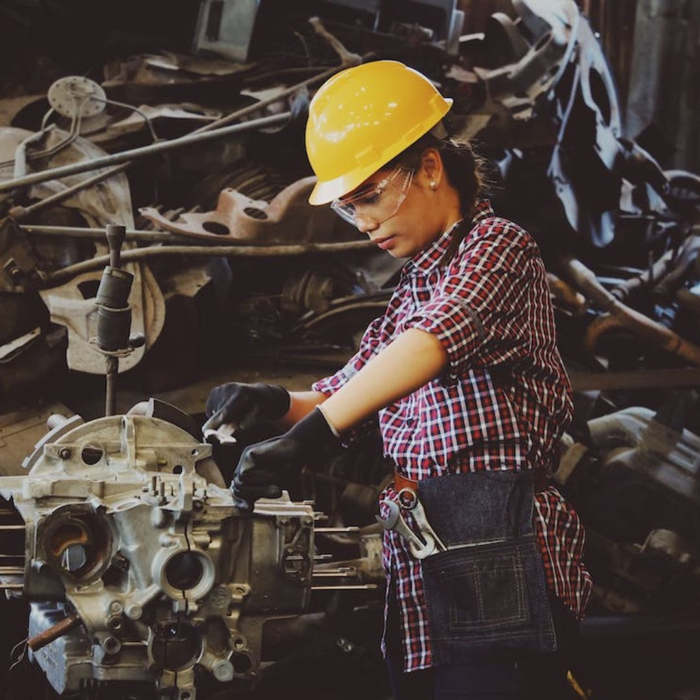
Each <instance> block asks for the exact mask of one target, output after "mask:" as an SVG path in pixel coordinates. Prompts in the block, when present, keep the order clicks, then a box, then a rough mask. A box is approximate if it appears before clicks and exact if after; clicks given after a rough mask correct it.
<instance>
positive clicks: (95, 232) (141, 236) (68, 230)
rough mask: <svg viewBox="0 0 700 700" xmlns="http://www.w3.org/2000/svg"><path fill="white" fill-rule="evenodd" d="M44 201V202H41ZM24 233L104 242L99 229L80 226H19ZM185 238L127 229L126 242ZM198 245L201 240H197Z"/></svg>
mask: <svg viewBox="0 0 700 700" xmlns="http://www.w3.org/2000/svg"><path fill="white" fill-rule="evenodd" d="M42 201H45V200H42ZM20 228H21V229H22V231H24V232H25V233H29V234H41V235H42V236H65V237H67V238H89V239H90V240H104V237H105V232H104V229H101V228H85V227H82V226H43V225H36V226H35V225H34V224H20ZM183 238H186V236H184V235H183V234H178V233H170V232H168V233H166V232H164V231H145V230H141V229H127V230H126V240H127V241H151V242H153V243H166V242H172V241H180V242H181V241H182V239H183ZM197 242H198V245H201V243H202V239H201V238H197Z"/></svg>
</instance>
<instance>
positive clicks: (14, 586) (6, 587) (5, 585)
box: [0, 583, 24, 591]
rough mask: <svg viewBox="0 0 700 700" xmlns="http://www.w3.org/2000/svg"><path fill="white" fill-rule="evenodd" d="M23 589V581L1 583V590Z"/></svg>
mask: <svg viewBox="0 0 700 700" xmlns="http://www.w3.org/2000/svg"><path fill="white" fill-rule="evenodd" d="M23 589H24V584H23V583H0V591H21V590H23Z"/></svg>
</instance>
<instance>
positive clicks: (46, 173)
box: [0, 103, 291, 192]
mask: <svg viewBox="0 0 700 700" xmlns="http://www.w3.org/2000/svg"><path fill="white" fill-rule="evenodd" d="M256 106H258V105H257V103H256ZM290 116H291V112H282V113H281V114H273V115H270V116H268V117H260V118H259V119H251V120H250V121H247V122H242V123H240V124H233V125H231V126H226V127H223V128H221V129H215V130H213V131H206V132H194V133H192V134H187V135H186V136H181V137H180V138H177V139H172V140H170V141H161V142H159V143H152V144H150V145H148V146H141V147H140V148H132V149H131V150H129V151H122V152H121V153H113V154H111V155H107V156H102V157H101V158H93V159H92V160H87V161H85V160H83V161H79V162H77V163H70V164H69V165H63V166H61V167H58V168H51V169H49V170H41V171H39V172H38V173H32V174H31V175H25V176H24V177H18V178H15V179H14V180H6V181H5V182H0V192H5V191H7V190H12V189H15V188H17V187H24V186H26V185H33V184H36V183H37V182H44V181H46V180H55V179H58V178H61V177H66V176H68V175H75V174H76V173H82V172H85V171H88V170H97V169H98V168H105V167H107V166H110V165H117V164H118V163H125V162H127V161H133V160H137V159H139V158H146V157H149V156H152V155H156V154H158V153H164V152H166V151H170V150H173V149H175V148H181V147H183V146H191V145H193V144H195V143H202V142H204V141H213V140H214V139H218V138H222V137H223V136H230V135H231V134H238V133H241V132H243V131H250V130H251V129H259V128H264V127H266V126H272V125H274V124H281V123H282V122H285V121H287V120H288V119H289V117H290Z"/></svg>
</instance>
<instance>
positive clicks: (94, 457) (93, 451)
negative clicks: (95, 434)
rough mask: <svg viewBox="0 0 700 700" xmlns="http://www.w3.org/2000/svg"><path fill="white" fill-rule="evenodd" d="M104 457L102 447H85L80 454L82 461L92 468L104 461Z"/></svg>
mask: <svg viewBox="0 0 700 700" xmlns="http://www.w3.org/2000/svg"><path fill="white" fill-rule="evenodd" d="M102 455H104V451H103V450H102V448H101V447H94V446H92V445H88V446H87V447H83V449H82V452H81V453H80V459H82V460H83V462H85V464H87V465H88V466H89V467H91V466H93V465H94V464H97V463H98V462H99V461H100V460H101V459H102Z"/></svg>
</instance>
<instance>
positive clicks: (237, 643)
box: [233, 637, 245, 649]
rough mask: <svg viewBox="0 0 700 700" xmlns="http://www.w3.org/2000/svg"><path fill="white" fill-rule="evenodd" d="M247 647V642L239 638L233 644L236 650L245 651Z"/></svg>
mask: <svg viewBox="0 0 700 700" xmlns="http://www.w3.org/2000/svg"><path fill="white" fill-rule="evenodd" d="M244 647H245V642H244V641H243V640H242V639H241V638H240V637H239V638H238V639H235V640H234V642H233V648H234V649H243V648H244Z"/></svg>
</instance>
